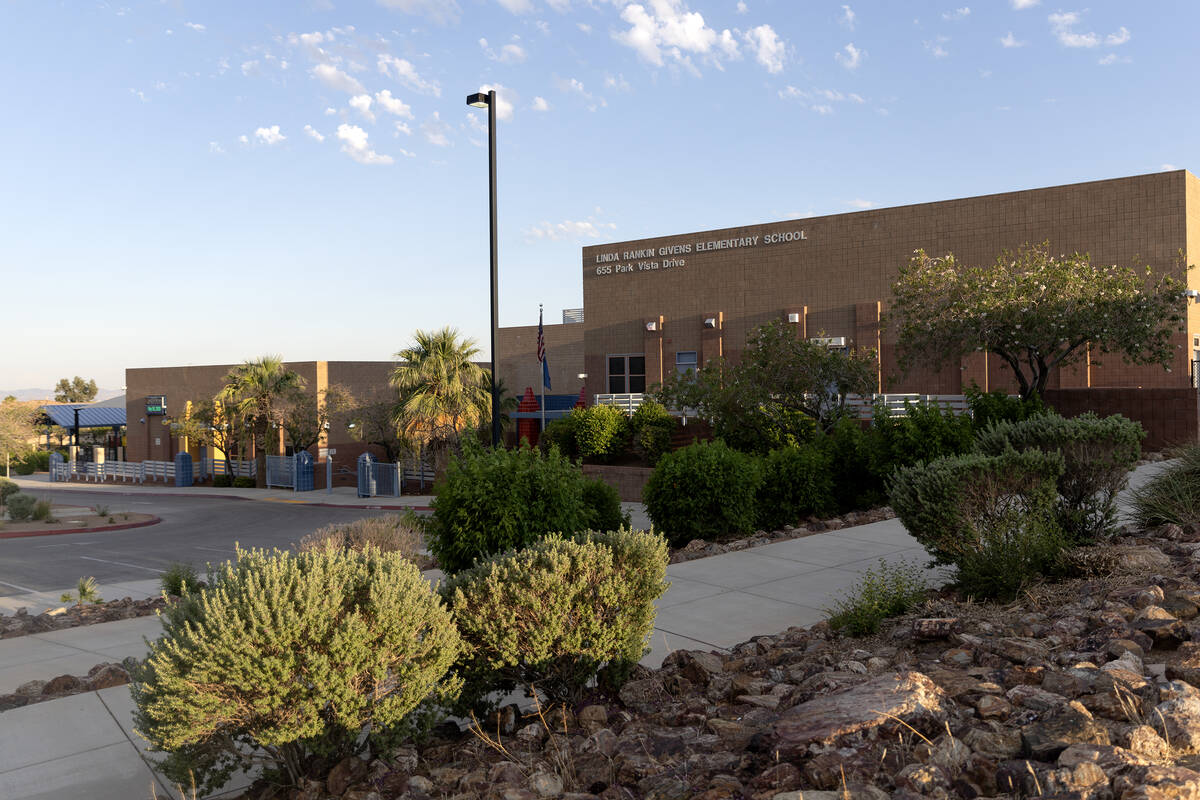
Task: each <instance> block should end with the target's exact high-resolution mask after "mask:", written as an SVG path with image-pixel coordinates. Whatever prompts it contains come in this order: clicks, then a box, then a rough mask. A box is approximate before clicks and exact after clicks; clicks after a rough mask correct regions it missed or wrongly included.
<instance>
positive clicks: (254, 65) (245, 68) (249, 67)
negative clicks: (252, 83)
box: [242, 59, 258, 76]
mask: <svg viewBox="0 0 1200 800" xmlns="http://www.w3.org/2000/svg"><path fill="white" fill-rule="evenodd" d="M242 74H243V75H247V76H249V75H257V74H258V61H257V59H256V60H253V61H243V62H242Z"/></svg>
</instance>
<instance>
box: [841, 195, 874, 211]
mask: <svg viewBox="0 0 1200 800" xmlns="http://www.w3.org/2000/svg"><path fill="white" fill-rule="evenodd" d="M846 205H848V206H850V207H851V208H858V209H867V208H874V207H875V201H873V200H863V199H862V198H861V197H856V198H855V199H853V200H851V201H850V202H848V203H846Z"/></svg>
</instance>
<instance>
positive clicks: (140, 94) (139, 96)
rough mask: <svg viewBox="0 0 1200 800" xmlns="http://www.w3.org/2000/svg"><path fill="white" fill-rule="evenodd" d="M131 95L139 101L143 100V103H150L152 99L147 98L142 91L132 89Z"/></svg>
mask: <svg viewBox="0 0 1200 800" xmlns="http://www.w3.org/2000/svg"><path fill="white" fill-rule="evenodd" d="M129 93H130V94H131V95H133V96H134V97H136V98H137V99H138V100H141V101H142V102H143V103H149V102H150V99H149V98H148V97H146V93H145V92H143V91H142V90H141V89H130V90H129Z"/></svg>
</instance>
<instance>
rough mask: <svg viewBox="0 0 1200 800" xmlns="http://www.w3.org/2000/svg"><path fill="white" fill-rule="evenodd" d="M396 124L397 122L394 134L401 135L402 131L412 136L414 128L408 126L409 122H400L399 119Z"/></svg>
mask: <svg viewBox="0 0 1200 800" xmlns="http://www.w3.org/2000/svg"><path fill="white" fill-rule="evenodd" d="M395 124H396V132H395V133H394V134H392V135H393V136H399V135H400V134H402V133H403V134H404V135H405V136H412V128H410V127H408V123H407V122H400V121H399V120H397V121H396V123H395Z"/></svg>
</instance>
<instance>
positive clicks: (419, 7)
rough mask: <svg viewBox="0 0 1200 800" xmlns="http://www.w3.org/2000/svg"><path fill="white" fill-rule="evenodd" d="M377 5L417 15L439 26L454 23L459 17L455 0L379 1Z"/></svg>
mask: <svg viewBox="0 0 1200 800" xmlns="http://www.w3.org/2000/svg"><path fill="white" fill-rule="evenodd" d="M379 4H380V5H381V6H383V7H385V8H394V9H396V10H397V11H403V12H404V13H405V14H419V15H421V16H423V17H426V18H428V19H430V20H432V21H434V22H437V23H439V24H444V23H447V22H454V21H455V20H457V19H458V15H459V8H458V3H457V2H455V0H379Z"/></svg>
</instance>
